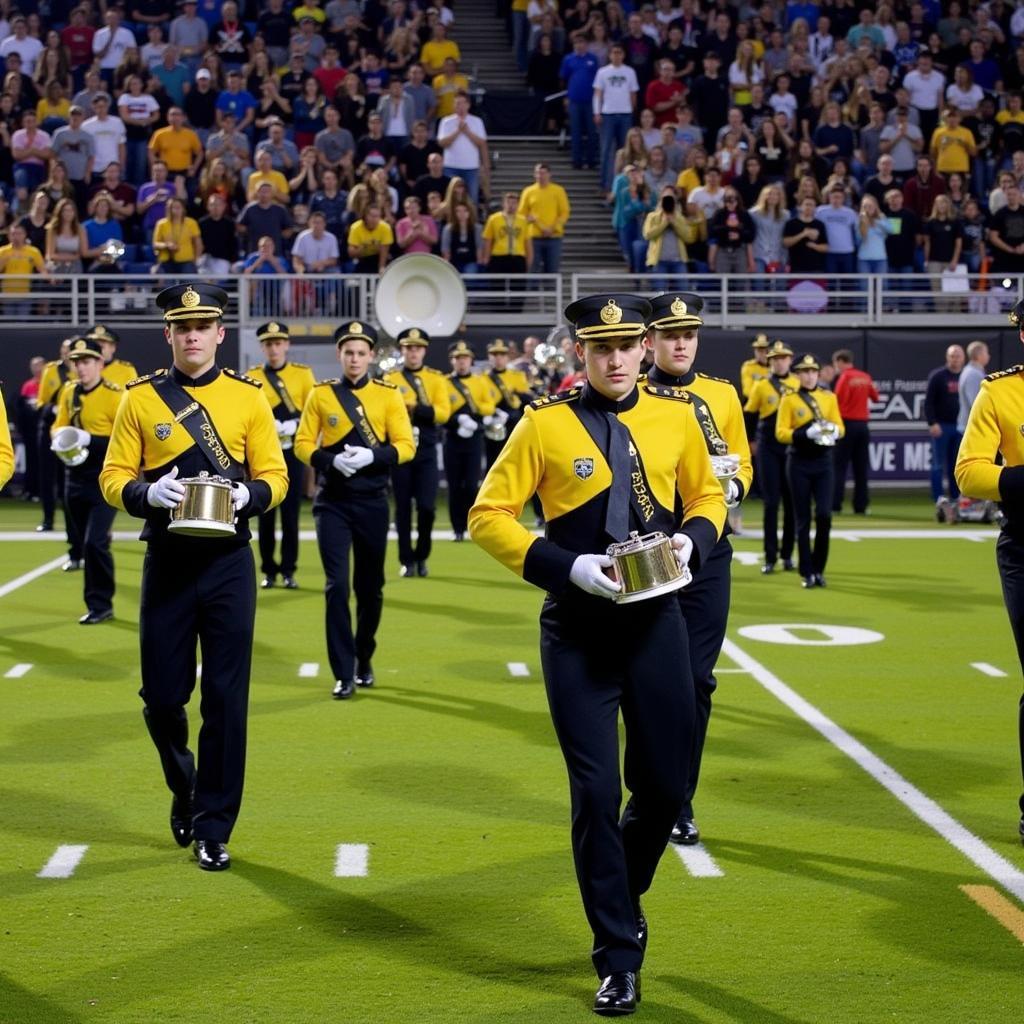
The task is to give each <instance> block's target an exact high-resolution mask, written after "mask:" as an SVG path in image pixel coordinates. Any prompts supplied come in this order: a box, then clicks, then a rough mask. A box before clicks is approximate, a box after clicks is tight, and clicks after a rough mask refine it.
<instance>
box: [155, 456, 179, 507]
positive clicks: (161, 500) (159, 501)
mask: <svg viewBox="0 0 1024 1024" xmlns="http://www.w3.org/2000/svg"><path fill="white" fill-rule="evenodd" d="M184 497H185V486H184V484H180V483H178V467H177V466H175V467H174V468H173V469H172V470H171V471H170V473H164V475H163V476H162V477H160V479H159V480H157V481H155V482H154V483H151V484H150V485H149V488H148V489H147V491H146V501H147V502H148V503H149V504H150V505H152V506H153V508H177V507H178V506H179V505H180V504H181V501H182V498H184Z"/></svg>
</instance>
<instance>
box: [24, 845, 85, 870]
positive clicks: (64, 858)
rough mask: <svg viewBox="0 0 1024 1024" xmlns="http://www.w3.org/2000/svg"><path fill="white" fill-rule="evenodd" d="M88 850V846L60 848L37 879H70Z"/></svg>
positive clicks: (44, 866)
mask: <svg viewBox="0 0 1024 1024" xmlns="http://www.w3.org/2000/svg"><path fill="white" fill-rule="evenodd" d="M88 849H89V847H88V846H58V847H57V850H56V852H55V853H54V855H53V856H52V857H51V858H50V859H49V860H48V861H47V862H46V863H45V864H44V865H43V869H42V871H40V872H39V874H38V875H36V878H70V877H71V876H72V875H73V874H74V873H75V868H77V867H78V865H79V864H80V863H81V862H82V858H83V857H84V856H85V851H86V850H88Z"/></svg>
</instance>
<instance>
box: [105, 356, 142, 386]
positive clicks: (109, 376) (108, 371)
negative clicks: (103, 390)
mask: <svg viewBox="0 0 1024 1024" xmlns="http://www.w3.org/2000/svg"><path fill="white" fill-rule="evenodd" d="M138 375H139V371H138V370H136V369H135V366H134V364H133V363H129V362H128V360H127V359H111V360H110V362H109V363H106V364H105V365H104V367H103V379H104V380H109V381H110V383H111V384H117V385H118V386H119V387H122V388H123V387H125V386H126V385H128V384H130V383H131V382H132V381H133V380H135V378H136V377H138Z"/></svg>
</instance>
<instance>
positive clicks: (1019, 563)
mask: <svg viewBox="0 0 1024 1024" xmlns="http://www.w3.org/2000/svg"><path fill="white" fill-rule="evenodd" d="M996 565H997V566H998V567H999V579H1000V581H1001V583H1002V585H1003V600H1004V601H1005V602H1006V611H1007V613H1008V614H1009V616H1010V628H1011V629H1012V630H1013V639H1014V641H1015V642H1016V644H1017V657H1018V658H1019V659H1020V665H1021V669H1022V670H1024V541H1022V540H1020V539H1018V538H1016V537H1012V536H1011V535H1010V534H1009V533H1007V532H1006V531H1005V530H1004V531H1003V532H1002V533H1001V534H1000V535H999V540H998V542H997V543H996ZM1017 735H1018V739H1019V742H1020V767H1021V775H1022V776H1024V696H1021V699H1020V708H1019V711H1018V718H1017ZM1020 811H1021V814H1022V815H1024V793H1022V795H1021V798H1020Z"/></svg>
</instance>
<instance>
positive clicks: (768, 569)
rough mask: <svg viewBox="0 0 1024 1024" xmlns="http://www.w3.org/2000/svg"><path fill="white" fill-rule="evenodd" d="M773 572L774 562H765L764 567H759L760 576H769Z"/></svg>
mask: <svg viewBox="0 0 1024 1024" xmlns="http://www.w3.org/2000/svg"><path fill="white" fill-rule="evenodd" d="M773 572H775V563H774V562H765V563H764V565H762V566H761V574H762V575H764V576H770V575H771V574H772V573H773Z"/></svg>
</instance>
